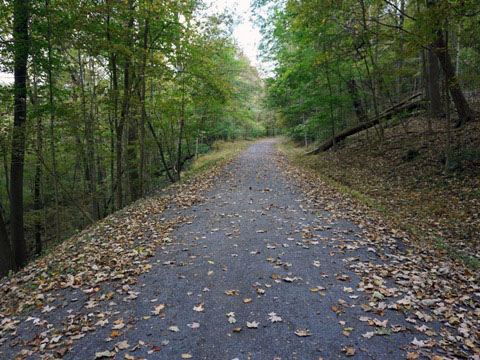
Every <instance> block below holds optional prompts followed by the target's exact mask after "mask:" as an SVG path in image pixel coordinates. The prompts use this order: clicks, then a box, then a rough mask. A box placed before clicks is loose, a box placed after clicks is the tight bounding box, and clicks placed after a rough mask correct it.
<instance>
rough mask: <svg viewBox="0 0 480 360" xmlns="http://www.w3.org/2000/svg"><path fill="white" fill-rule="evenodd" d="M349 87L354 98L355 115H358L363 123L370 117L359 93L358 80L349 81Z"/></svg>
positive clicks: (349, 91)
mask: <svg viewBox="0 0 480 360" xmlns="http://www.w3.org/2000/svg"><path fill="white" fill-rule="evenodd" d="M347 89H348V93H349V94H350V97H351V99H352V102H353V108H354V109H355V115H356V116H357V119H358V121H359V122H361V123H362V122H365V121H367V120H368V117H367V114H366V113H365V110H364V108H363V105H362V101H361V100H360V96H359V95H358V88H357V82H356V81H355V79H351V80H349V81H347Z"/></svg>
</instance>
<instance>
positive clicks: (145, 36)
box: [138, 0, 153, 196]
mask: <svg viewBox="0 0 480 360" xmlns="http://www.w3.org/2000/svg"><path fill="white" fill-rule="evenodd" d="M152 3H153V0H150V1H149V3H148V13H147V15H146V18H145V28H144V31H143V58H142V67H141V71H140V80H141V90H140V102H141V105H142V110H141V115H140V116H141V117H140V170H139V172H140V179H139V189H138V191H139V195H140V196H143V194H144V191H145V189H144V182H145V120H146V118H147V111H146V107H145V99H146V93H147V80H146V73H145V72H146V67H147V59H148V35H149V32H150V14H151V11H152Z"/></svg>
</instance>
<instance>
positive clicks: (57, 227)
mask: <svg viewBox="0 0 480 360" xmlns="http://www.w3.org/2000/svg"><path fill="white" fill-rule="evenodd" d="M45 10H46V13H47V44H48V49H47V50H48V66H47V76H48V105H49V111H50V150H51V157H52V170H53V175H54V176H53V183H54V191H55V192H54V194H55V239H56V240H57V241H58V240H59V239H60V213H59V210H58V206H59V205H58V176H57V160H56V158H55V126H54V125H55V108H54V104H53V87H54V85H53V76H52V42H51V41H52V39H51V36H52V35H51V26H50V0H45Z"/></svg>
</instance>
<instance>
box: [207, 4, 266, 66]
mask: <svg viewBox="0 0 480 360" xmlns="http://www.w3.org/2000/svg"><path fill="white" fill-rule="evenodd" d="M206 3H207V4H210V6H209V9H211V10H212V11H223V10H225V9H229V10H231V11H232V13H233V14H234V15H235V16H237V17H238V19H236V20H238V24H237V25H236V26H235V29H234V32H233V35H234V36H235V39H236V41H237V42H238V44H239V45H240V47H241V48H242V49H243V51H244V53H245V55H247V57H248V58H249V59H250V61H251V63H252V65H254V66H256V67H257V68H259V69H260V68H261V66H260V61H259V60H258V59H257V55H258V45H259V43H260V39H261V35H260V32H259V30H258V28H257V27H255V25H254V24H253V23H252V21H251V20H250V3H251V2H250V0H207V1H206Z"/></svg>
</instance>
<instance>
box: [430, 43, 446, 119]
mask: <svg viewBox="0 0 480 360" xmlns="http://www.w3.org/2000/svg"><path fill="white" fill-rule="evenodd" d="M427 55H428V100H429V106H428V109H429V113H430V116H432V117H437V116H438V114H439V112H440V109H441V107H442V100H441V95H440V67H439V66H438V59H437V57H436V56H435V54H434V52H433V51H432V50H428V52H427Z"/></svg>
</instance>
